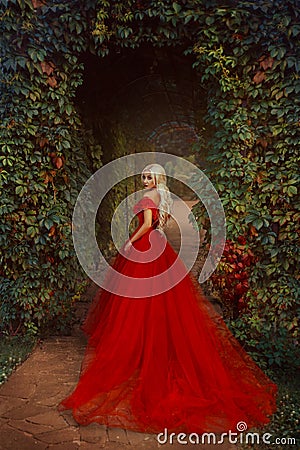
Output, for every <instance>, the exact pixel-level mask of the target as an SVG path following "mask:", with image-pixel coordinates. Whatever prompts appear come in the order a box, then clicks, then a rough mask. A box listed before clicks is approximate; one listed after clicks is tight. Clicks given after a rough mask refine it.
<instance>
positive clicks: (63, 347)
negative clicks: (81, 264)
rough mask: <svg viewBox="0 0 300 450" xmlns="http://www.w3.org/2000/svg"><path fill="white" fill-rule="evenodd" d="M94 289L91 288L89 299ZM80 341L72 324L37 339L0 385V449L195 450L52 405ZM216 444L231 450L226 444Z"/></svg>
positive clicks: (72, 370) (67, 387)
mask: <svg viewBox="0 0 300 450" xmlns="http://www.w3.org/2000/svg"><path fill="white" fill-rule="evenodd" d="M176 239H177V238H176ZM94 289H95V287H91V289H90V292H89V295H90V297H91V296H92V295H93V293H94ZM85 309H86V304H85V303H84V302H83V303H81V304H79V307H78V309H77V315H78V316H80V317H81V316H82V315H83V314H84V312H85ZM85 343H86V342H85V338H84V337H83V335H82V334H81V333H80V331H79V327H78V325H77V327H75V329H74V333H73V335H72V336H67V337H51V338H49V339H46V340H44V341H42V342H40V343H39V344H38V345H37V346H36V348H35V349H34V351H33V352H32V354H31V355H30V357H29V358H28V359H27V360H26V361H25V362H24V363H23V364H22V365H21V366H19V367H18V368H17V370H16V371H15V372H14V373H13V374H12V375H11V377H10V378H9V380H8V382H6V383H5V384H4V385H3V386H1V387H0V450H34V449H37V450H46V449H47V450H48V449H53V450H54V449H57V450H76V449H79V450H84V449H87V450H94V449H95V450H96V449H97V450H99V449H101V448H105V449H114V450H115V449H116V450H117V449H120V450H121V449H129V450H130V449H145V450H147V449H157V448H162V449H173V450H178V449H183V448H197V447H198V448H199V446H198V445H195V444H191V443H188V444H180V443H178V442H177V441H176V440H175V441H174V442H173V443H172V444H171V443H170V442H168V443H166V444H163V445H162V444H160V443H159V442H158V441H157V436H156V435H151V434H143V433H134V432H132V431H126V430H122V429H117V428H107V427H106V426H102V425H98V424H91V425H89V426H86V427H83V426H78V424H77V423H76V422H75V421H74V419H73V418H72V415H71V414H70V412H68V411H65V412H64V413H63V414H60V413H59V412H58V410H57V405H58V403H59V402H60V401H61V400H62V399H63V398H64V397H66V395H67V394H68V393H69V392H71V390H72V389H73V387H74V386H75V384H76V382H77V379H78V376H79V371H80V364H81V360H82V357H83V353H84V348H85ZM162 431H163V430H162ZM211 447H214V448H216V445H213V444H212V445H201V449H208V448H211ZM217 448H218V449H226V450H230V449H235V450H237V447H236V446H235V445H233V444H229V443H224V444H219V445H217Z"/></svg>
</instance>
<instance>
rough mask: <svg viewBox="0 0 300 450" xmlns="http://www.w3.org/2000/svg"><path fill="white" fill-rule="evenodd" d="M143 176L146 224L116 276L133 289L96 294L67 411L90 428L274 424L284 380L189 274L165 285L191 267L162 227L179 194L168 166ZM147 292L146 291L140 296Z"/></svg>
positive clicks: (140, 209)
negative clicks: (256, 358)
mask: <svg viewBox="0 0 300 450" xmlns="http://www.w3.org/2000/svg"><path fill="white" fill-rule="evenodd" d="M141 180H142V183H143V186H144V189H145V191H144V196H143V197H142V199H141V200H140V201H139V202H138V203H137V204H136V205H135V207H134V211H135V213H136V215H137V216H138V219H139V225H138V227H137V229H136V230H135V232H134V233H133V234H132V235H131V236H130V239H129V240H128V241H127V242H126V244H125V246H124V247H123V250H124V251H123V252H122V254H121V253H120V254H119V255H118V256H117V258H116V261H115V263H114V266H113V267H114V270H116V271H117V272H118V273H120V274H121V275H122V276H124V279H125V281H122V279H121V281H120V280H119V279H113V281H112V284H113V285H114V287H116V285H118V286H120V285H121V287H122V288H123V290H122V293H123V294H122V295H118V294H116V293H113V291H110V290H106V289H105V290H99V292H98V294H97V295H96V297H95V300H94V302H93V305H92V307H91V309H90V312H89V314H88V317H87V319H86V321H85V324H84V327H83V329H84V331H85V333H86V334H87V336H88V337H89V341H88V345H87V349H86V353H85V357H84V361H83V365H82V371H81V376H80V379H79V382H78V384H77V386H76V388H75V390H74V392H73V393H72V394H71V395H70V396H69V397H68V398H66V399H65V400H64V401H63V402H62V403H61V405H60V408H61V409H72V411H73V416H74V418H75V420H76V421H77V422H78V423H80V424H82V425H88V424H89V423H91V422H97V423H99V424H106V425H107V426H110V427H121V428H125V429H131V430H135V431H142V432H152V433H161V432H163V431H164V430H165V429H167V430H168V432H175V433H179V432H184V433H199V434H201V433H204V432H215V433H222V432H227V431H228V430H232V432H236V431H237V430H236V425H237V424H238V423H242V422H245V424H246V426H248V428H251V427H254V426H256V427H257V426H261V425H263V424H265V423H267V422H268V421H269V417H270V415H271V414H272V413H273V412H274V411H275V409H276V402H275V397H276V385H275V384H273V383H272V381H271V380H270V379H269V378H268V377H267V376H266V375H265V374H264V373H263V372H262V371H261V370H260V369H259V367H258V366H257V365H256V364H255V363H254V362H253V361H252V359H251V358H250V357H249V356H248V355H247V353H246V352H245V351H244V350H243V348H242V347H241V346H240V345H239V343H238V342H237V341H236V339H235V338H234V337H233V335H232V334H231V333H230V331H229V330H228V329H227V327H226V325H225V323H224V322H223V320H222V318H221V317H220V316H218V315H217V314H216V313H215V312H214V310H213V308H212V306H211V305H210V303H209V302H208V301H207V299H206V298H205V297H204V296H203V295H202V293H201V291H200V289H199V288H196V287H195V285H194V284H193V282H192V280H191V278H190V276H189V274H188V273H186V274H185V275H184V276H183V277H182V279H181V280H180V281H179V282H178V283H177V284H176V283H175V284H174V283H173V285H172V283H171V285H170V288H168V289H166V288H165V284H167V282H168V281H169V280H171V281H174V279H176V277H179V272H181V273H182V263H178V264H177V266H176V261H177V260H178V256H177V254H176V253H175V252H174V250H173V249H172V247H171V246H170V245H169V244H168V242H167V241H166V239H165V237H164V234H162V233H161V232H159V230H162V229H163V227H164V226H165V225H166V223H167V221H168V218H169V216H170V211H171V206H172V200H171V196H170V192H169V190H168V188H167V185H166V174H165V171H164V169H163V167H161V166H160V165H157V164H153V165H149V166H147V167H145V169H144V170H143V172H142V174H141ZM162 244H163V245H162ZM149 250H151V251H152V250H153V252H152V253H151V251H150V256H151V255H152V257H151V258H149V257H148V256H149ZM132 255H135V257H134V258H133V257H132ZM146 255H148V256H147V258H146ZM172 267H175V269H172V270H171V268H172ZM162 276H163V278H161V277H162ZM126 277H128V278H126ZM127 279H128V280H129V279H131V280H132V279H134V281H126V280H127ZM175 281H176V280H175ZM122 283H123V284H122ZM157 288H161V289H160V291H159V289H158V290H157ZM151 289H152V291H151ZM141 290H142V292H145V295H144V296H143V295H137V291H141ZM143 290H144V291H143ZM149 292H150V294H149Z"/></svg>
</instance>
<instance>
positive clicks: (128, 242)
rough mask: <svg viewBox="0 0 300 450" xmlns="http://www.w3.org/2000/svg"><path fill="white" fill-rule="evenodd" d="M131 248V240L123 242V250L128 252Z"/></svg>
mask: <svg viewBox="0 0 300 450" xmlns="http://www.w3.org/2000/svg"><path fill="white" fill-rule="evenodd" d="M131 248H132V242H131V240H130V239H129V240H128V241H127V242H126V244H125V247H124V252H128V251H129V250H130V249H131Z"/></svg>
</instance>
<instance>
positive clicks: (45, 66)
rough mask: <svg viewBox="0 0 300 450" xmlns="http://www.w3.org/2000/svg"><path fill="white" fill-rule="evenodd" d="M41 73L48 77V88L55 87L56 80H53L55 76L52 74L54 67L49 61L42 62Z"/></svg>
mask: <svg viewBox="0 0 300 450" xmlns="http://www.w3.org/2000/svg"><path fill="white" fill-rule="evenodd" d="M40 66H41V69H42V72H43V73H45V74H46V75H48V79H47V83H48V84H49V86H51V87H53V88H54V87H56V86H57V79H56V78H55V75H54V74H53V72H54V69H55V65H54V64H53V63H52V62H51V61H50V62H47V61H43V62H41V63H40Z"/></svg>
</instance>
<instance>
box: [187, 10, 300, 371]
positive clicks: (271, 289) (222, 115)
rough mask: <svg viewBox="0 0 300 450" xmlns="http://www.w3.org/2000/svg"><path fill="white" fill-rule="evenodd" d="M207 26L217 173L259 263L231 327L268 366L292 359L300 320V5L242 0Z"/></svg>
mask: <svg viewBox="0 0 300 450" xmlns="http://www.w3.org/2000/svg"><path fill="white" fill-rule="evenodd" d="M250 17H251V20H249V18H250ZM208 19H209V20H208ZM206 23H207V24H208V25H209V28H206V29H202V30H201V32H200V36H199V42H198V43H197V44H196V45H195V46H194V51H195V53H196V55H197V61H196V62H195V64H194V66H195V67H196V68H198V69H199V70H202V73H203V76H202V80H203V82H206V83H208V85H209V86H210V91H211V99H210V105H209V110H208V115H207V120H208V121H209V122H210V123H211V124H213V125H214V126H215V129H216V133H215V135H214V137H213V139H212V140H211V142H210V143H209V145H210V149H211V154H210V156H209V157H208V159H209V160H210V161H211V162H212V164H213V166H212V169H211V172H210V176H211V178H212V179H213V181H214V184H215V187H216V189H217V190H218V192H219V193H220V195H221V197H222V201H223V205H224V208H225V213H226V219H227V233H228V237H229V238H230V239H231V240H233V241H236V240H237V238H238V236H240V235H246V236H247V241H248V242H249V243H250V248H251V250H252V252H253V253H254V255H255V258H256V259H257V263H256V264H255V265H253V266H252V268H251V272H250V276H249V286H250V287H251V288H250V290H249V291H248V293H247V305H248V312H247V313H245V314H242V315H240V317H239V319H238V320H237V321H235V322H234V324H233V325H234V326H233V329H234V332H235V333H236V335H237V336H238V337H239V338H240V339H241V340H242V341H244V343H245V344H246V345H249V346H250V347H251V348H252V349H253V348H256V349H259V350H261V351H262V353H263V354H264V356H265V358H266V359H267V360H268V362H269V364H279V365H283V364H284V363H285V362H287V361H289V362H291V361H292V359H293V353H294V352H295V349H294V347H295V346H297V342H298V341H297V339H298V333H297V325H298V320H299V279H298V276H297V274H296V273H295V271H296V267H297V264H298V261H299V245H298V244H299V235H298V231H297V223H298V221H299V202H298V196H297V194H298V192H297V183H298V182H299V175H298V174H299V171H298V167H299V152H297V145H298V139H299V112H300V107H299V95H298V94H299V91H300V79H299V69H300V67H299V65H298V61H299V35H300V28H299V11H298V9H297V7H296V2H290V1H285V2H276V1H275V2H250V1H249V2H235V4H234V7H233V8H223V7H220V8H217V9H216V10H214V12H213V13H212V15H211V16H208V17H207V22H206ZM207 38H209V39H207ZM199 213H200V211H198V215H199ZM218 273H219V275H222V265H221V266H220V267H219V268H218ZM223 275H225V274H224V273H223ZM225 276H226V275H225ZM294 362H295V359H294Z"/></svg>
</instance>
